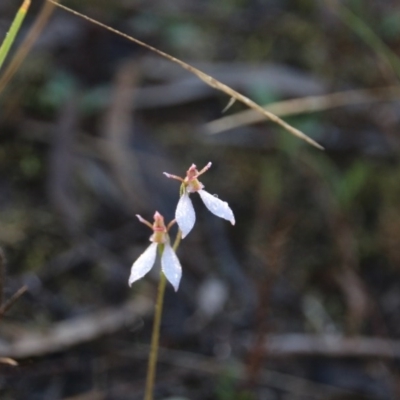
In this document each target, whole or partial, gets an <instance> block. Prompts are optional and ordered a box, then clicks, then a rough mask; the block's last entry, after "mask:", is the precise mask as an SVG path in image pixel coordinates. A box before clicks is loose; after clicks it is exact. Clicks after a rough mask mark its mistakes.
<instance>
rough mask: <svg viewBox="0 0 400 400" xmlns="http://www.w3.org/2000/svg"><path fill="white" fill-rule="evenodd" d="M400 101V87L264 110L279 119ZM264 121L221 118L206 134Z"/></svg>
mask: <svg viewBox="0 0 400 400" xmlns="http://www.w3.org/2000/svg"><path fill="white" fill-rule="evenodd" d="M399 98H400V86H398V85H395V86H387V87H381V88H375V89H360V90H347V91H343V92H336V93H330V94H327V95H322V96H308V97H302V98H298V99H290V100H284V101H278V102H276V103H271V104H268V105H266V106H264V107H265V109H267V110H268V111H270V112H273V113H275V114H277V115H280V116H287V115H298V114H306V113H313V112H317V111H323V110H329V109H332V108H337V107H343V106H348V105H353V104H369V103H375V102H382V101H394V100H399ZM262 120H263V118H262V116H261V115H260V114H259V113H257V112H255V111H254V110H245V111H241V112H238V113H236V114H232V115H228V116H225V117H222V118H218V119H216V120H214V121H211V122H209V123H207V124H205V125H204V130H205V132H206V133H208V134H210V135H213V134H217V133H220V132H224V131H227V130H229V129H233V128H238V127H239V126H243V125H250V124H255V123H257V122H261V121H262Z"/></svg>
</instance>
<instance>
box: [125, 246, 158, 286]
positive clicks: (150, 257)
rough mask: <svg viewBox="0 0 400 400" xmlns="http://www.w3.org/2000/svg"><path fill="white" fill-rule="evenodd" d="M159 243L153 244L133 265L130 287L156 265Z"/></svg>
mask: <svg viewBox="0 0 400 400" xmlns="http://www.w3.org/2000/svg"><path fill="white" fill-rule="evenodd" d="M157 246H158V243H152V244H151V245H150V246H149V247H148V248H147V249H146V250H145V251H144V252H143V253H142V254H141V255H140V256H139V258H138V259H137V260H136V261H135V262H134V263H133V265H132V269H131V275H130V277H129V281H128V282H129V286H132V283H133V282H135V281H137V280H138V279H140V278H143V277H144V276H145V275H146V274H147V273H148V272H149V271H150V270H151V267H152V266H153V265H154V262H155V260H156V256H157Z"/></svg>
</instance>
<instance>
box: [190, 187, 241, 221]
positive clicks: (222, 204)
mask: <svg viewBox="0 0 400 400" xmlns="http://www.w3.org/2000/svg"><path fill="white" fill-rule="evenodd" d="M197 193H198V194H199V195H200V197H201V199H202V200H203V202H204V205H205V206H206V207H207V208H208V209H209V210H210V211H211V212H212V213H213V214H215V215H216V216H217V217H220V218H223V219H226V220H228V221H230V223H231V224H232V225H235V217H234V215H233V212H232V210H231V209H230V207H229V206H228V203H227V202H226V201H222V200H220V199H219V198H218V197H215V196H213V195H212V194H210V193H208V192H206V191H205V190H198V191H197Z"/></svg>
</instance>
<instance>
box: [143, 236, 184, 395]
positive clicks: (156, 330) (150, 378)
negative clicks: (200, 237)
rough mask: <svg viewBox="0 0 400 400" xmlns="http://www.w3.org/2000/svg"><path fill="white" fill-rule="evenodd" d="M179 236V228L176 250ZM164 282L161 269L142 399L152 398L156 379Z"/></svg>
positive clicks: (179, 239)
mask: <svg viewBox="0 0 400 400" xmlns="http://www.w3.org/2000/svg"><path fill="white" fill-rule="evenodd" d="M181 238H182V232H181V230H180V229H179V230H178V233H177V235H176V238H175V242H174V245H173V246H172V248H173V249H174V251H176V250H177V249H178V247H179V243H180V241H181ZM166 283H167V279H166V278H165V275H164V274H163V272H162V271H161V273H160V281H159V283H158V292H157V301H156V308H155V314H154V322H153V332H152V334H151V346H150V354H149V365H148V367H147V376H146V389H145V394H144V400H153V392H154V382H155V379H156V367H157V358H158V348H159V345H160V326H161V315H162V310H163V305H164V293H165V286H166Z"/></svg>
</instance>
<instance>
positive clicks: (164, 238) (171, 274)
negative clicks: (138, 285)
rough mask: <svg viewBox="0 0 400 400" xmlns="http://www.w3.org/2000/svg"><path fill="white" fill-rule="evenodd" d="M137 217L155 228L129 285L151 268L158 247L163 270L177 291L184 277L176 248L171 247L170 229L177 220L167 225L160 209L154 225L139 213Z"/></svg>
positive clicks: (138, 260) (134, 265)
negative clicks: (149, 243)
mask: <svg viewBox="0 0 400 400" xmlns="http://www.w3.org/2000/svg"><path fill="white" fill-rule="evenodd" d="M137 217H138V219H139V221H140V222H142V223H143V224H145V225H147V226H148V227H149V228H150V229H152V230H153V234H152V235H151V237H150V241H151V242H152V243H151V245H150V246H149V247H148V248H147V249H146V250H145V251H144V252H143V253H142V254H141V255H140V256H139V258H138V259H137V260H136V261H135V262H134V263H133V265H132V269H131V275H130V277H129V286H132V283H133V282H136V281H137V280H138V279H140V278H143V277H144V276H145V275H146V274H147V273H148V272H149V271H150V270H151V268H152V267H153V265H154V263H155V261H156V256H157V249H160V250H161V270H162V272H163V273H164V275H165V277H166V278H167V280H168V281H169V282H170V283H171V285H172V286H173V287H174V289H175V291H177V290H178V287H179V282H180V280H181V277H182V267H181V264H180V262H179V260H178V257H177V256H176V254H175V251H174V249H173V248H172V247H171V244H170V240H169V235H168V230H169V229H170V228H171V226H172V225H173V224H174V223H175V220H173V221H171V222H170V223H169V224H168V226H167V227H166V226H165V224H164V217H163V216H162V215H161V214H160V213H159V212H158V211H156V213H155V214H154V223H153V225H152V224H151V223H150V222H148V221H146V220H145V219H144V218H142V217H141V216H140V215H137Z"/></svg>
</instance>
